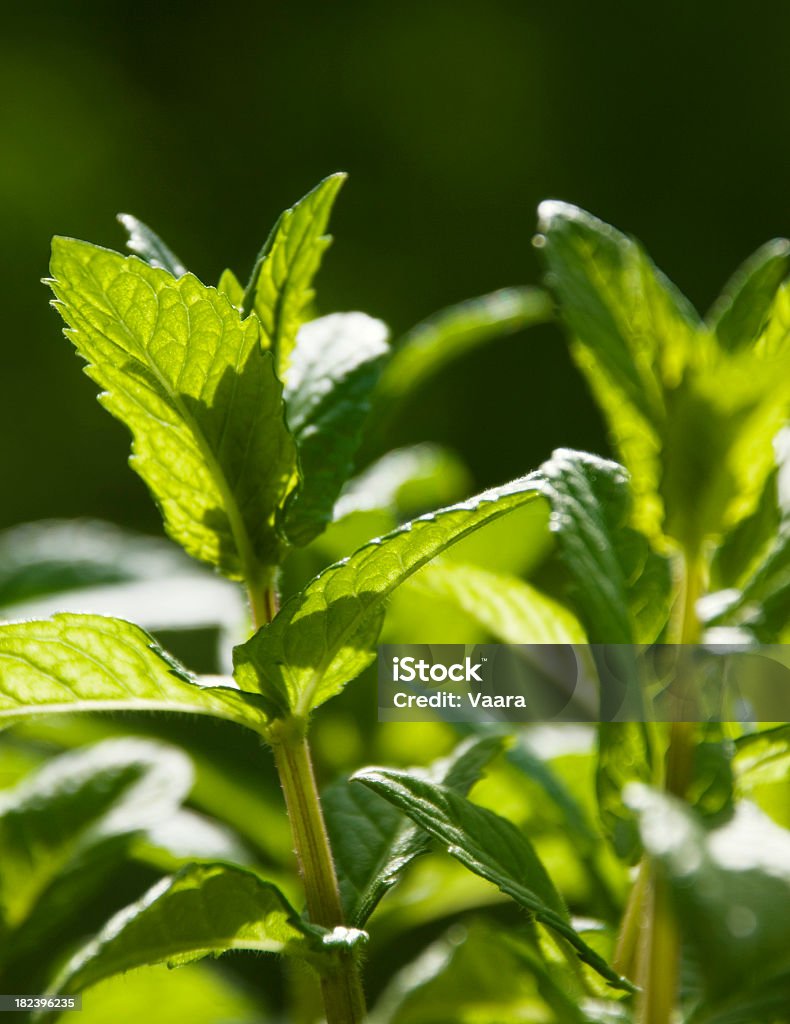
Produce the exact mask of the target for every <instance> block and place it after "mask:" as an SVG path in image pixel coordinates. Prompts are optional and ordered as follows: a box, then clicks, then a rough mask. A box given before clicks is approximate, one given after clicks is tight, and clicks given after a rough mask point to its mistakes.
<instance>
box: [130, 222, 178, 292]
mask: <svg viewBox="0 0 790 1024" xmlns="http://www.w3.org/2000/svg"><path fill="white" fill-rule="evenodd" d="M118 220H119V222H120V223H121V224H123V226H124V228H125V229H126V233H127V234H128V236H129V238H128V240H127V242H126V247H127V249H130V250H131V251H132V252H133V253H136V254H137V255H138V256H139V257H140V258H141V259H144V260H145V262H146V263H148V264H149V265H150V266H152V267H159V268H160V269H161V270H166V271H167V272H168V273H169V274H172V275H173V277H183V276H184V274H186V273H187V268H186V267H185V266H184V264H183V263H182V262H181V260H180V259H179V258H178V256H176V254H175V253H174V252H173V250H172V249H170V248H169V247H168V246H166V245H165V243H164V242H163V241H162V239H161V238H160V237H159V235H157V233H156V232H155V231H152V230H151V228H149V227H148V225H147V224H143V222H142V221H141V220H138V219H137V217H133V216H132V215H131V214H130V213H119V214H118Z"/></svg>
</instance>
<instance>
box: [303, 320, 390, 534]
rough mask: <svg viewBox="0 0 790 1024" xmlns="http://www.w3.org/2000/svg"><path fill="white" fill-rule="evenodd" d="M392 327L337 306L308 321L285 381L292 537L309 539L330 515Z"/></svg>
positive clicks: (350, 462)
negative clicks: (294, 481)
mask: <svg viewBox="0 0 790 1024" xmlns="http://www.w3.org/2000/svg"><path fill="white" fill-rule="evenodd" d="M387 335H388V331H387V327H386V325H385V324H383V323H382V322H381V321H380V320H374V319H373V318H372V317H369V316H366V315H365V314H364V313H334V314H332V315H331V316H325V317H321V318H320V319H318V320H312V321H310V323H307V324H305V325H304V326H303V327H302V328H301V329H300V331H299V333H298V335H297V338H296V347H295V348H294V349H293V353H292V355H291V361H290V365H289V367H288V373H287V377H286V383H285V405H286V409H287V414H288V426H289V427H290V429H291V432H292V433H293V436H294V438H295V440H296V446H297V450H298V452H299V477H300V484H299V487H298V488H297V490H296V491H295V492H294V494H293V495H292V496H291V499H290V500H289V502H288V505H287V507H286V510H285V515H284V526H285V532H286V534H287V535H288V538H289V539H290V540H291V541H292V542H293V543H294V544H298V545H305V544H308V543H309V542H310V541H311V540H312V539H313V538H314V537H315V536H316V535H317V534H318V533H320V532H321V531H322V530H323V529H324V528H325V526H326V524H327V523H328V522H329V520H330V519H331V518H332V509H333V508H334V505H335V502H336V500H337V498H338V495H339V494H340V490H341V488H342V486H343V484H344V483H345V482H346V480H347V479H348V477H349V476H350V475H351V471H352V469H353V458H354V455H355V453H356V450H357V448H358V447H359V442H360V440H361V437H362V427H363V425H364V422H365V418H366V416H367V414H368V411H369V409H370V393H371V391H372V389H373V387H374V386H375V384H376V381H377V380H378V376H379V373H380V372H381V367H382V364H383V361H384V359H385V357H386V355H387V352H388V351H389V350H388V347H387Z"/></svg>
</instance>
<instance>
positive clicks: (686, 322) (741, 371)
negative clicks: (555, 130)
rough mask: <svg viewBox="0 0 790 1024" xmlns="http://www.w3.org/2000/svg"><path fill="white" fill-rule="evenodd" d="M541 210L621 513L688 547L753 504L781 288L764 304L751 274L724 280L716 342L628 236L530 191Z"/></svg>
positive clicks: (784, 398) (781, 349)
mask: <svg viewBox="0 0 790 1024" xmlns="http://www.w3.org/2000/svg"><path fill="white" fill-rule="evenodd" d="M540 220H541V231H542V234H541V235H540V236H539V244H540V245H541V247H542V249H543V251H544V253H545V256H546V261H547V264H548V268H549V278H550V280H551V283H552V284H553V286H554V288H555V290H556V292H557V294H558V296H559V298H560V302H561V305H562V311H563V316H564V318H565V321H566V323H567V325H568V327H569V329H570V331H571V334H572V335H573V338H574V341H573V351H574V355H575V357H576V359H577V361H578V363H579V365H580V367H581V369H582V371H583V372H584V373H585V375H586V376H587V378H588V380H589V383H590V386H591V388H592V390H593V392H594V394H595V397H596V399H597V401H598V402H599V404H600V406H601V408H602V409H603V411H604V414H605V415H606V418H607V420H608V423H609V427H610V430H611V432H612V435H613V437H614V440H615V442H616V444H617V445H618V448H619V450H620V454H621V457H622V460H623V462H624V463H625V465H626V467H627V468H628V470H629V471H630V473H631V476H632V479H633V487H634V492H635V496H636V504H635V508H634V521H635V523H636V524H637V525H638V526H639V527H640V528H641V529H642V530H643V531H644V532H646V533H647V534H648V535H650V536H651V537H656V536H658V535H659V534H660V533H661V532H662V531H663V532H665V533H666V534H668V535H669V536H670V537H672V538H674V539H675V540H677V541H679V542H680V543H681V544H682V545H683V546H684V547H685V548H686V549H687V550H689V551H691V552H697V551H699V550H700V547H701V545H702V544H703V542H704V541H705V539H706V538H707V537H710V536H719V535H721V534H722V533H725V532H727V531H728V530H729V529H730V528H731V527H732V526H733V525H735V524H736V523H737V522H738V521H739V520H740V519H742V518H743V517H744V516H746V515H748V514H749V513H750V512H751V511H752V510H753V508H754V506H755V504H756V502H757V499H758V496H759V494H760V492H761V490H762V487H763V484H764V481H765V478H766V476H767V475H768V473H769V472H770V470H771V468H772V466H773V452H772V450H771V440H772V438H773V436H774V434H775V433H776V431H777V430H778V429H779V427H780V426H781V425H782V422H783V421H784V419H785V418H786V416H787V411H788V405H789V404H790V385H788V384H786V383H783V382H786V381H787V380H788V373H789V372H790V343H788V342H789V341H790V330H788V324H790V289H788V287H787V285H783V286H780V287H779V288H778V290H776V294H775V296H774V299H773V302H772V303H771V305H770V308H769V309H766V302H767V301H768V298H767V297H766V289H767V288H768V285H767V284H766V280H763V279H762V278H760V276H759V275H758V280H757V283H755V282H754V281H752V284H747V285H745V286H744V287H743V288H741V289H740V291H737V289H736V291H737V297H733V296H732V295H730V296H729V297H728V298H726V299H725V301H724V306H726V307H727V308H728V309H729V310H730V313H729V314H728V315H727V316H726V317H725V318H724V332H725V341H721V340H720V339H719V338H718V337H717V336H716V334H715V333H714V331H713V330H712V329H711V328H710V327H706V326H705V325H704V324H702V323H700V320H699V317H698V316H697V314H696V312H695V311H694V310H693V309H692V307H691V306H690V304H689V303H688V302H687V300H686V299H684V298H683V297H682V296H681V295H680V294H679V293H678V292H677V290H676V289H675V288H674V286H672V285H671V284H670V283H669V282H668V281H667V280H666V278H664V277H663V275H661V274H660V272H659V271H657V270H656V268H655V267H653V265H652V264H651V263H650V262H649V260H648V259H647V257H646V256H645V254H644V253H643V251H642V250H641V249H640V247H639V246H638V245H637V244H636V243H635V242H634V241H632V240H631V239H629V238H627V237H626V236H624V235H622V234H620V233H619V232H617V231H615V230H614V229H613V228H611V227H609V226H608V225H606V224H603V223H602V222H601V221H598V220H596V219H595V218H594V217H591V216H590V215H589V214H587V213H584V212H583V211H581V210H578V209H577V208H575V207H571V206H567V205H565V204H563V203H555V202H550V203H545V204H542V205H541V208H540ZM766 273H767V274H768V277H770V276H771V274H773V273H775V268H774V269H773V270H771V271H767V272H766ZM724 306H723V307H722V309H723V308H724ZM722 316H724V314H723V313H722ZM714 319H715V317H714ZM763 323H766V324H767V326H766V328H765V331H764V333H763V335H761V336H760V337H759V338H756V337H754V336H753V337H751V338H749V339H748V342H749V344H746V343H739V344H738V345H737V346H734V343H733V344H731V342H732V337H733V336H734V333H735V332H737V331H741V330H745V329H746V328H747V327H748V326H750V325H755V324H756V325H757V328H759V326H760V325H761V324H763ZM717 325H718V326H719V327H720V328H721V322H720V321H717ZM728 332H729V333H728ZM727 339H729V340H727ZM689 438H693V439H694V443H693V444H690V443H689Z"/></svg>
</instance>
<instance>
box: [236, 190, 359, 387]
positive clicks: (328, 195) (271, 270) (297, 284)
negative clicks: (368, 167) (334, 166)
mask: <svg viewBox="0 0 790 1024" xmlns="http://www.w3.org/2000/svg"><path fill="white" fill-rule="evenodd" d="M345 180H346V175H345V174H331V175H330V176H329V177H328V178H324V180H323V181H322V182H320V183H319V184H318V185H316V187H315V188H314V189H313V190H312V192H308V193H307V195H306V196H305V197H304V198H303V199H300V200H299V202H298V203H297V204H296V205H295V206H293V207H292V208H291V209H289V210H286V211H285V213H283V214H281V216H280V218H279V220H278V221H277V223H276V224H275V225H274V227H273V228H272V231H271V233H270V235H269V237H268V238H267V239H266V242H265V243H264V245H263V248H262V249H261V251H260V253H259V255H258V259H257V260H256V261H255V267H254V269H253V271H252V276H251V277H250V281H249V284H248V285H247V288H246V291H245V293H244V298H243V301H242V310H243V312H244V313H245V314H247V313H250V312H252V311H253V310H254V311H255V313H256V314H257V315H258V319H259V320H260V323H261V327H262V328H263V339H262V344H263V346H264V347H265V348H270V349H271V350H272V353H273V355H274V366H275V370H276V371H277V375H278V377H279V378H280V380H285V378H286V376H287V372H288V367H289V365H290V361H291V352H292V351H293V347H294V345H295V344H296V334H297V331H298V330H299V328H300V327H301V325H302V323H303V322H304V320H306V319H307V316H306V313H307V309H308V308H309V306H310V303H311V302H312V299H313V291H312V284H313V278H314V277H315V275H316V273H317V271H318V268H319V267H320V265H321V258H322V256H323V255H324V252H325V251H326V249H327V247H328V246H329V244H330V242H331V238H329V236H327V235H325V234H324V231H325V230H326V226H327V224H328V223H329V215H330V213H331V212H332V206H333V205H334V202H335V199H336V198H337V193H338V192H339V191H340V188H341V186H342V185H343V182H344V181H345Z"/></svg>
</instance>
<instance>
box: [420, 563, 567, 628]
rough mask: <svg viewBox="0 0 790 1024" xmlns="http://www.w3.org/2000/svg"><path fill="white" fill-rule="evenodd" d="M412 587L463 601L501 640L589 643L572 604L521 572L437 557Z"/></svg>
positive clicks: (437, 596) (454, 602)
mask: <svg viewBox="0 0 790 1024" xmlns="http://www.w3.org/2000/svg"><path fill="white" fill-rule="evenodd" d="M411 587H413V588H414V589H416V590H420V591H422V592H424V593H427V594H429V595H431V596H432V597H435V598H440V599H443V600H445V601H450V602H452V603H453V604H456V605H458V606H459V607H460V608H462V609H463V610H464V611H465V612H466V613H467V614H468V615H470V616H471V617H472V618H473V619H475V620H476V621H477V622H479V623H480V624H481V625H482V626H483V627H484V628H485V629H486V631H487V632H489V633H490V634H491V635H492V636H494V637H496V639H497V640H498V641H500V642H501V643H506V644H584V643H586V642H587V638H586V636H585V633H584V630H583V629H582V627H581V624H580V623H579V621H578V619H577V618H576V617H575V616H574V615H573V614H572V613H571V612H570V611H568V609H567V608H565V607H563V605H561V604H560V603H559V602H558V601H554V600H553V599H552V598H550V597H547V596H546V595H545V594H542V593H541V592H540V591H539V590H537V589H536V588H535V587H533V586H531V585H530V584H529V583H525V582H524V581H523V580H520V579H518V577H516V576H508V575H506V574H505V573H493V572H487V571H486V570H485V569H480V568H478V567H477V566H474V565H460V564H456V563H453V562H449V561H438V560H437V561H435V562H432V563H431V564H430V565H426V566H425V568H424V569H422V570H421V571H420V572H419V573H418V574H417V575H416V576H415V577H414V579H413V581H412V582H411Z"/></svg>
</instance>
